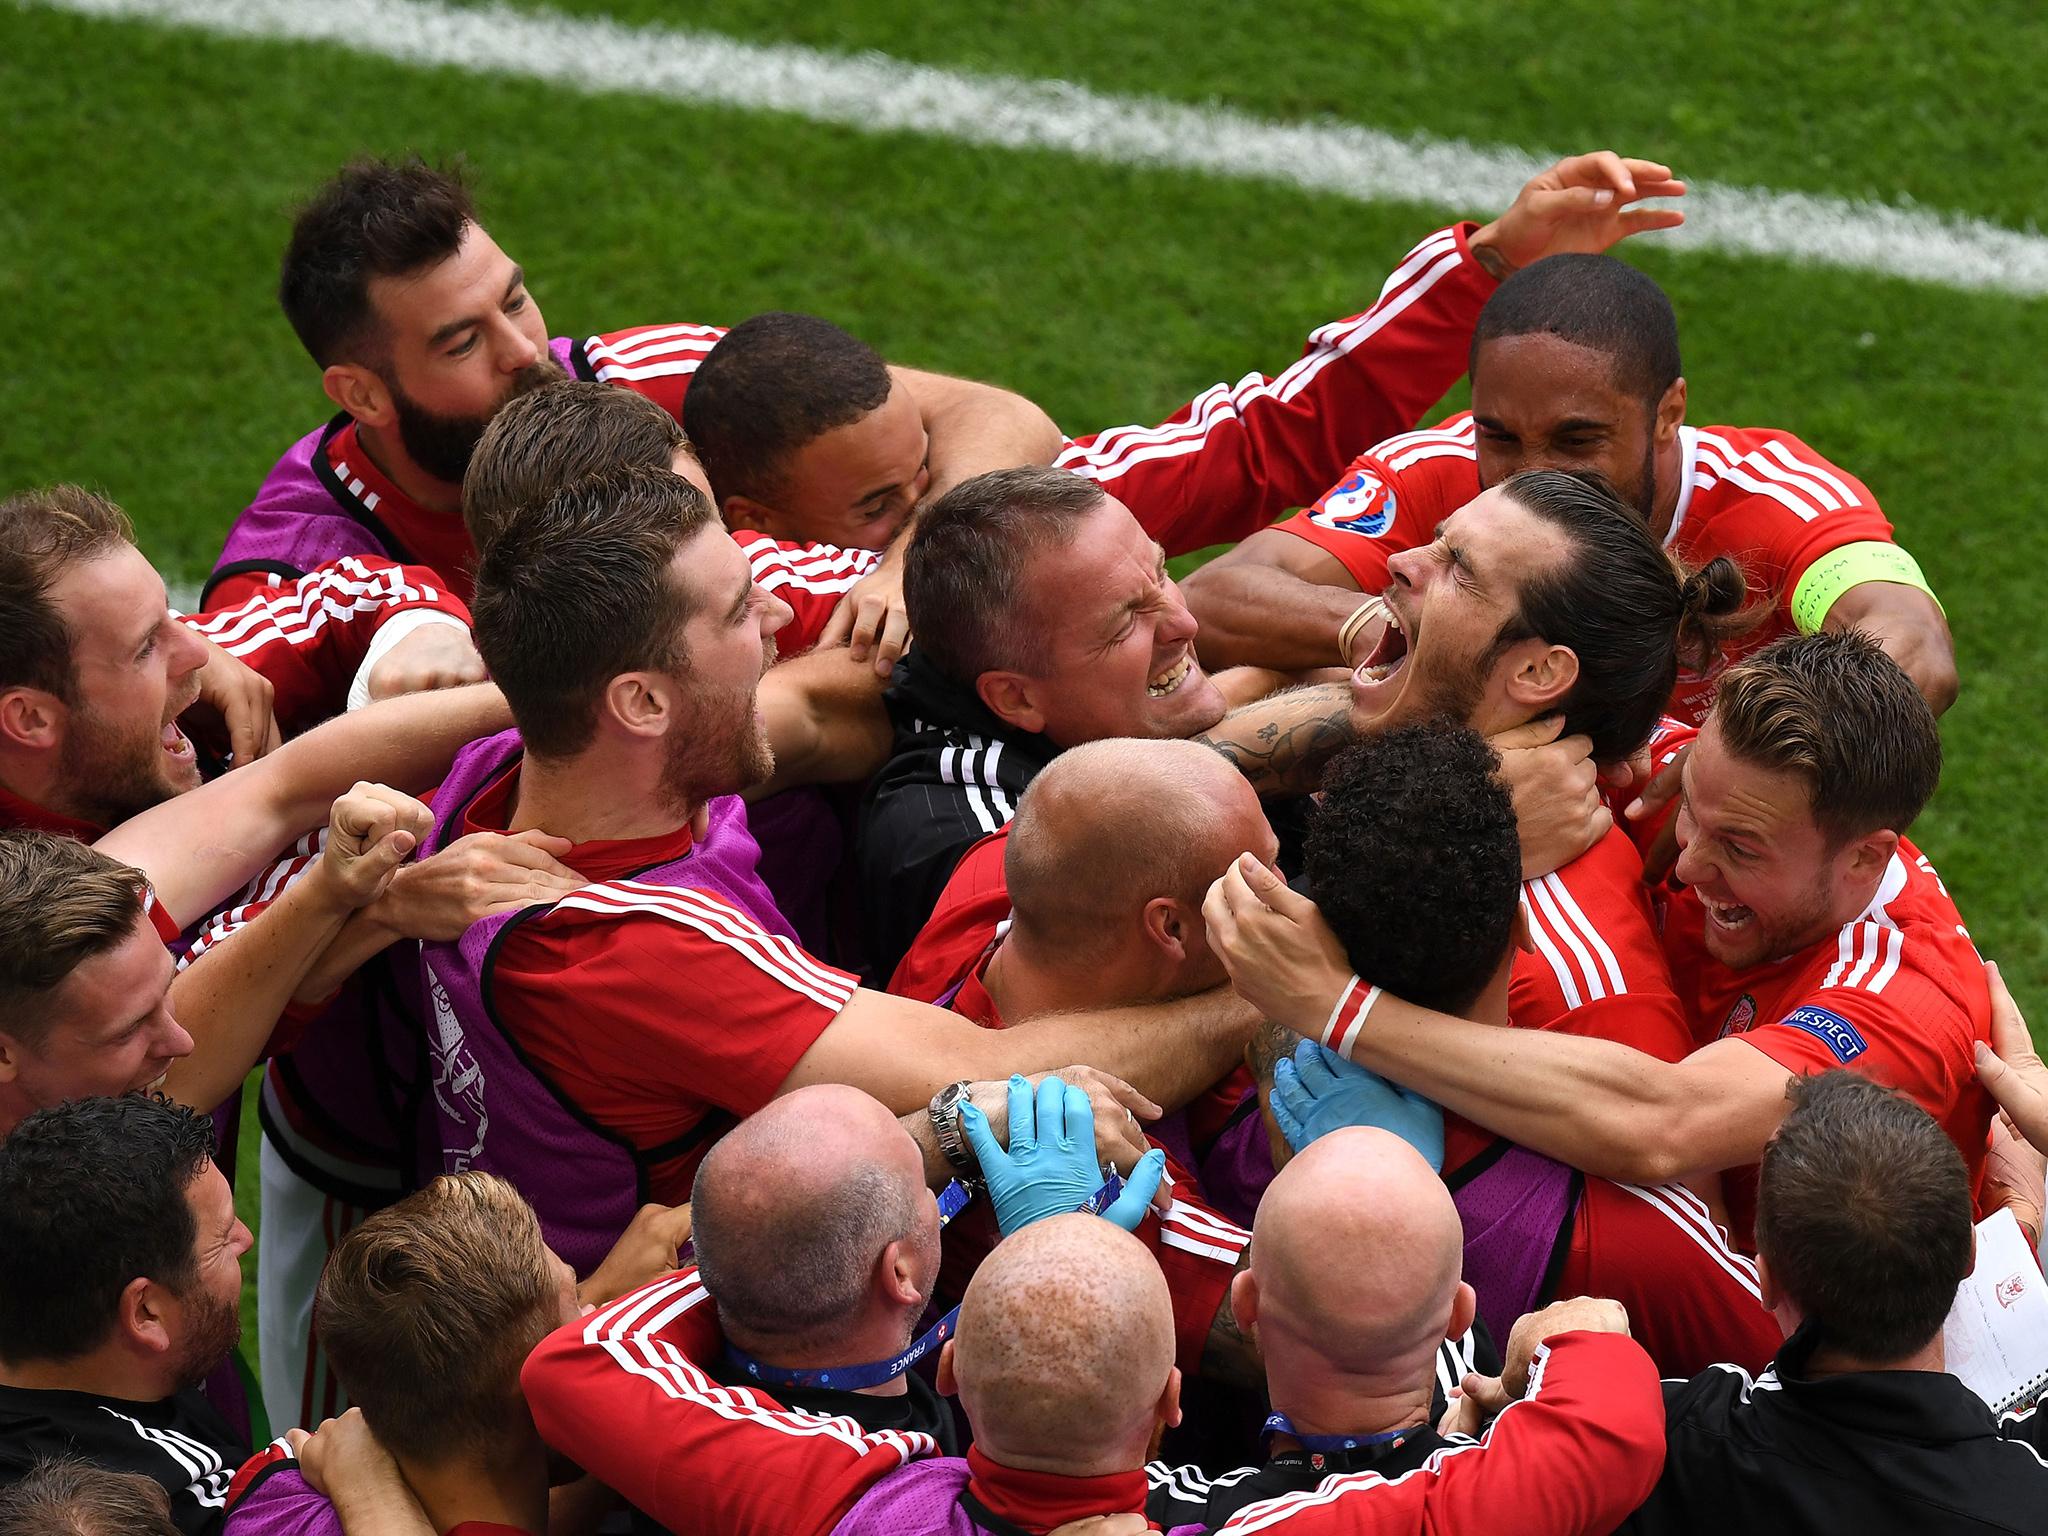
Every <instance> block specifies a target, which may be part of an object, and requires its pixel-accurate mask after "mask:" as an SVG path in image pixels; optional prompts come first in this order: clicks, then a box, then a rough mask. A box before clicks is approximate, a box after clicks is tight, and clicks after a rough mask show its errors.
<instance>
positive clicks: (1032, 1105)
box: [960, 1076, 1166, 1237]
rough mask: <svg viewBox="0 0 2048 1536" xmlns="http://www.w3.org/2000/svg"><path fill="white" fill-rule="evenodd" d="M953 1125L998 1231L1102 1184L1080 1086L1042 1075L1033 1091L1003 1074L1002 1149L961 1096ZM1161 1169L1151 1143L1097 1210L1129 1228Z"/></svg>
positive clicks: (1040, 1216) (1090, 1110)
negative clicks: (1006, 1127)
mask: <svg viewBox="0 0 2048 1536" xmlns="http://www.w3.org/2000/svg"><path fill="white" fill-rule="evenodd" d="M960 1128H961V1130H963V1131H965V1132H966V1133H967V1141H968V1144H969V1145H970V1146H972V1147H973V1148H974V1156H975V1160H976V1161H977V1162H979V1163H980V1164H981V1176H982V1179H983V1181H984V1182H985V1183H986V1184H987V1185H988V1198H989V1203H990V1204H991V1205H992V1206H994V1207H995V1213H996V1225H997V1226H998V1227H1000V1228H1001V1229H1002V1233H1003V1236H1005V1237H1008V1236H1009V1235H1010V1234H1011V1233H1012V1232H1015V1231H1017V1230H1018V1229H1020V1228H1022V1227H1028V1226H1030V1225H1031V1223H1032V1222H1034V1221H1043V1220H1044V1219H1045V1218H1046V1217H1048V1216H1064V1215H1066V1214H1067V1213H1068V1212H1070V1211H1074V1210H1078V1209H1079V1208H1080V1206H1081V1204H1082V1203H1083V1202H1084V1201H1086V1200H1087V1199H1088V1198H1089V1197H1090V1196H1091V1195H1093V1194H1094V1193H1095V1192H1096V1191H1097V1190H1098V1189H1100V1188H1101V1187H1102V1184H1103V1175H1102V1168H1101V1165H1100V1164H1098V1163H1097V1162H1096V1161H1095V1106H1094V1105H1093V1104H1091V1103H1090V1102H1089V1100H1088V1093H1087V1090H1085V1089H1082V1088H1075V1087H1071V1086H1069V1085H1068V1084H1067V1083H1066V1082H1065V1081H1064V1080H1063V1079H1061V1078H1059V1077H1057V1076H1047V1077H1046V1078H1044V1079H1042V1080H1041V1081H1040V1083H1039V1085H1038V1089H1037V1091H1036V1093H1034V1092H1033V1091H1032V1088H1031V1085H1030V1084H1029V1083H1027V1082H1025V1081H1024V1079H1023V1078H1021V1077H1012V1078H1011V1079H1010V1146H1009V1150H1008V1151H1005V1150H1004V1149H1003V1146H1002V1144H1001V1143H1000V1142H998V1141H997V1140H996V1135H995V1132H994V1131H993V1130H991V1129H990V1128H989V1123H988V1116H986V1115H984V1114H983V1113H982V1112H981V1111H980V1110H978V1109H976V1108H975V1107H974V1104H973V1102H972V1101H971V1100H970V1101H967V1102H964V1103H962V1104H961V1106H960ZM1165 1171H1166V1154H1165V1153H1164V1152H1162V1151H1160V1150H1159V1149H1158V1148H1157V1147H1154V1148H1153V1149H1152V1150H1151V1151H1149V1152H1147V1153H1146V1154H1145V1155H1144V1156H1143V1157H1142V1158H1140V1159H1139V1160H1138V1165H1137V1166H1136V1167H1135V1168H1133V1169H1132V1170H1131V1176H1130V1177H1129V1178H1128V1179H1126V1180H1125V1181H1124V1187H1123V1193H1121V1194H1120V1195H1118V1196H1117V1197H1116V1199H1115V1200H1114V1201H1112V1202H1111V1203H1110V1205H1109V1207H1108V1208H1107V1209H1106V1210H1104V1211H1103V1213H1102V1214H1103V1215H1104V1216H1105V1217H1107V1218H1108V1219H1109V1220H1111V1221H1113V1222H1115V1223H1116V1224H1117V1225H1118V1226H1120V1227H1122V1228H1123V1229H1124V1230H1125V1231H1126V1232H1130V1231H1135V1230H1136V1228H1137V1225H1138V1223H1139V1222H1141V1221H1143V1220H1144V1219H1145V1211H1146V1208H1147V1207H1148V1206H1150V1205H1151V1203H1152V1197H1153V1195H1154V1194H1155V1193H1156V1192H1157V1190H1158V1188H1159V1180H1160V1177H1161V1176H1162V1175H1163V1174H1164V1173H1165Z"/></svg>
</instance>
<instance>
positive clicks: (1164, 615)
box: [1154, 577, 1201, 645]
mask: <svg viewBox="0 0 2048 1536" xmlns="http://www.w3.org/2000/svg"><path fill="white" fill-rule="evenodd" d="M1200 627H1201V626H1200V625H1199V624H1198V623H1196V621H1195V616H1194V614H1193V613H1192V612H1191V611H1189V608H1188V605H1187V600H1186V599H1185V598H1183V597H1182V596H1181V595H1180V585H1179V583H1177V582H1175V581H1174V580H1173V579H1172V578H1171V577H1168V578H1167V582H1166V604H1165V607H1164V608H1162V609H1161V611H1160V616H1159V628H1158V629H1157V630H1155V631H1154V634H1155V636H1156V637H1157V642H1158V643H1159V644H1161V645H1185V644H1187V643H1188V642H1189V641H1191V640H1193V639H1194V638H1195V632H1196V631H1197V630H1198V629H1199V628H1200Z"/></svg>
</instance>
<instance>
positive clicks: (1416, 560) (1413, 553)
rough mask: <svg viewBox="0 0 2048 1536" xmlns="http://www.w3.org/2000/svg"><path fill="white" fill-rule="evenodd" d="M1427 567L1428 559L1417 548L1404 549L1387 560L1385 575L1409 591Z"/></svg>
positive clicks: (1413, 588)
mask: <svg viewBox="0 0 2048 1536" xmlns="http://www.w3.org/2000/svg"><path fill="white" fill-rule="evenodd" d="M1428 569H1429V561H1428V559H1427V558H1426V557H1425V556H1424V554H1423V552H1422V551H1421V550H1419V549H1404V550H1402V551H1401V552H1400V553H1399V554H1397V555H1395V556H1393V557H1392V558H1391V559H1389V560H1388V561H1387V575H1389V576H1390V577H1392V578H1393V580H1394V582H1395V584H1396V585H1398V586H1403V587H1406V588H1407V589H1408V590H1409V591H1411V592H1412V591H1414V590H1415V588H1416V585H1417V583H1418V581H1419V580H1421V579H1422V577H1423V576H1424V573H1425V572H1426V571H1427V570H1428Z"/></svg>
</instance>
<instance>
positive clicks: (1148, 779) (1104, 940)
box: [1003, 740, 1276, 990]
mask: <svg viewBox="0 0 2048 1536" xmlns="http://www.w3.org/2000/svg"><path fill="white" fill-rule="evenodd" d="M1275 846H1276V845H1275V842H1274V838H1273V832H1272V828H1270V827H1269V826H1268V825H1267V824H1266V816H1265V812H1264V811H1263V810H1262V809H1261V808H1260V806H1259V797H1258V795H1257V794H1255V793H1254V792H1253V790H1252V787H1251V784H1250V783H1249V782H1248V781H1247V780H1246V779H1245V777H1244V775H1243V774H1242V773H1240V772H1238V770H1237V769H1236V768H1235V767H1233V766H1232V765H1231V764H1230V762H1229V761H1228V760H1227V759H1226V758H1224V757H1223V755H1222V754H1221V753H1218V752H1215V751H1212V750H1211V749H1209V748H1208V747H1204V746H1199V745H1197V744H1196V743H1194V742H1191V741H1133V740H1109V741H1091V742H1088V743H1086V744H1085V745H1083V746H1078V747H1070V748H1069V749H1068V750H1066V751H1065V752H1062V753H1061V754H1060V755H1059V756H1058V757H1056V758H1054V759H1053V761H1052V763H1051V764H1050V765H1049V766H1048V767H1047V768H1046V769H1045V770H1044V771H1043V772H1041V773H1040V774H1039V775H1038V776H1037V777H1036V778H1035V779H1033V780H1032V781H1031V787H1030V788H1029V789H1027V790H1026V791H1025V792H1024V798H1023V800H1022V801H1021V802H1020V803H1019V804H1018V807H1017V818H1016V820H1015V821H1014V822H1012V823H1011V826H1010V841H1009V848H1008V850H1007V851H1006V852H1005V854H1004V856H1003V873H1004V878H1005V882H1006V884H1007V885H1008V887H1009V893H1010V901H1011V904H1012V906H1013V907H1014V908H1015V912H1016V916H1015V919H1014V928H1013V931H1014V933H1015V934H1016V935H1017V937H1018V938H1019V939H1020V940H1021V941H1023V942H1024V943H1026V944H1029V945H1036V946H1040V947H1042V948H1043V949H1045V950H1046V951H1047V952H1049V953H1059V954H1064V955H1068V956H1071V957H1073V960H1074V962H1075V963H1085V962H1087V961H1088V960H1091V959H1096V958H1100V957H1101V956H1102V955H1103V954H1104V953H1105V952H1111V951H1115V950H1117V949H1119V948H1121V947H1122V946H1123V945H1125V944H1129V943H1132V942H1135V941H1136V938H1137V935H1138V931H1139V925H1140V923H1141V921H1142V920H1143V916H1144V913H1145V910H1146V907H1147V905H1148V904H1149V903H1151V902H1153V901H1155V900H1159V899H1162V898H1164V899H1166V900H1170V901H1172V902H1174V903H1176V904H1177V906H1178V907H1179V908H1180V909H1181V910H1182V912H1183V913H1184V917H1183V919H1182V921H1183V924H1184V925H1187V924H1191V925H1192V927H1193V929H1194V933H1193V935H1192V938H1193V939H1194V949H1195V951H1196V953H1194V954H1193V955H1191V956H1190V961H1191V964H1195V965H1201V966H1206V967H1208V968H1209V969H1217V968H1216V967H1215V966H1214V962H1213V960H1212V959H1211V957H1210V956H1209V954H1208V950H1207V947H1206V945H1204V944H1202V943H1201V941H1200V921H1199V914H1200V912H1201V906H1202V897H1203V896H1204V895H1205V894H1206V893H1207V891H1208V888H1209V884H1210V882H1211V881H1213V880H1214V879H1215V878H1216V873H1217V871H1218V870H1220V869H1223V868H1224V867H1226V866H1227V865H1228V864H1229V863H1230V861H1231V860H1232V859H1233V858H1235V857H1236V856H1237V855H1238V854H1240V853H1245V852H1252V853H1256V854H1258V855H1259V856H1260V857H1261V858H1270V857H1271V856H1272V854H1273V852H1274V849H1275ZM1217 980H1220V970H1218V974H1216V975H1213V976H1212V975H1207V974H1204V975H1202V976H1200V977H1197V978H1193V979H1191V985H1190V988H1189V990H1193V989H1194V988H1195V987H1199V986H1206V985H1211V984H1213V983H1214V982H1215V981H1217Z"/></svg>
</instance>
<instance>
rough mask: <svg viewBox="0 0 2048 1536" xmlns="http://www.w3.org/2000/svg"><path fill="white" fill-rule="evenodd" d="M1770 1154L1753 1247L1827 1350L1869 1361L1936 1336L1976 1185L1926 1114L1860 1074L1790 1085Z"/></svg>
mask: <svg viewBox="0 0 2048 1536" xmlns="http://www.w3.org/2000/svg"><path fill="white" fill-rule="evenodd" d="M1789 1094H1790V1097H1791V1100H1792V1109H1791V1111H1790V1112H1789V1113H1788V1114H1787V1115H1786V1116H1785V1120H1784V1123H1783V1124H1782V1125H1780V1126H1779V1127H1778V1133H1777V1135H1776V1136H1774V1137H1772V1138H1771V1141H1770V1144H1769V1145H1768V1146H1766V1147H1765V1148H1764V1156H1763V1167H1762V1172H1761V1174H1760V1176H1759V1182H1758V1188H1757V1206H1756V1241H1757V1251H1758V1252H1759V1253H1760V1254H1761V1255H1762V1256H1763V1259H1764V1262H1765V1263H1766V1264H1768V1265H1769V1266H1770V1271H1771V1277H1772V1279H1773V1280H1775V1281H1776V1282H1777V1284H1778V1286H1779V1287H1780V1289H1782V1290H1783V1291H1784V1293H1785V1294H1786V1295H1787V1296H1788V1297H1789V1298H1791V1300H1792V1301H1793V1302H1794V1303H1796V1304H1797V1305H1798V1307H1799V1310H1800V1311H1801V1312H1802V1313H1804V1314H1805V1317H1806V1320H1807V1322H1808V1323H1810V1324H1813V1325H1815V1326H1816V1327H1817V1328H1818V1330H1819V1332H1820V1334H1821V1338H1822V1341H1823V1342H1824V1344H1825V1345H1826V1346H1828V1347H1830V1348H1834V1349H1839V1350H1843V1351H1846V1352H1847V1353H1848V1354H1850V1355H1851V1356H1853V1357H1854V1358H1856V1359H1857V1360H1860V1361H1864V1362H1866V1363H1868V1364H1869V1365H1872V1366H1883V1365H1888V1364H1890V1363H1891V1362H1893V1361H1895V1360H1901V1359H1904V1358H1905V1357H1906V1356H1908V1355H1911V1354H1914V1353H1915V1352H1917V1351H1918V1350H1920V1349H1921V1348H1923V1347H1924V1346H1925V1345H1926V1344H1927V1343H1928V1341H1929V1340H1931V1339H1932V1338H1934V1337H1935V1335H1936V1334H1938V1333H1940V1332H1941V1326H1942V1323H1943V1321H1944V1320H1945V1319H1946V1318H1947V1316H1948V1312H1949V1308H1950V1307H1951V1306H1952V1305H1954V1303H1955V1297H1956V1287H1957V1286H1959V1285H1961V1284H1962V1282H1963V1280H1964V1278H1965V1277H1966V1276H1967V1275H1968V1274H1969V1273H1970V1264H1971V1258H1972V1248H1971V1218H1972V1212H1971V1204H1970V1177H1969V1172H1968V1170H1967V1169H1966V1168H1965V1167H1964V1166H1963V1159H1962V1154H1961V1153H1959V1152H1958V1151H1957V1150H1956V1147H1955V1143H1954V1142H1952V1141H1951V1140H1950V1139H1949V1136H1948V1133H1947V1132H1946V1131H1944V1130H1942V1128H1941V1126H1940V1125H1938V1124H1937V1123H1936V1122H1935V1120H1934V1119H1933V1117H1932V1116H1930V1115H1929V1114H1928V1113H1927V1112H1926V1111H1925V1110H1924V1109H1922V1108H1920V1107H1919V1106H1918V1105H1917V1104H1914V1103H1912V1102H1911V1101H1910V1100H1908V1099H1905V1098H1902V1097H1901V1096H1900V1095H1898V1094H1896V1093H1894V1092H1892V1090H1891V1089H1889V1088H1885V1087H1882V1086H1881V1085H1879V1084H1877V1083H1874V1082H1872V1081H1871V1080H1870V1079H1868V1078H1866V1077H1860V1076H1858V1075H1857V1074H1856V1073H1854V1072H1844V1071H1839V1070H1837V1071H1832V1072H1823V1073H1821V1074H1819V1075H1818V1076H1815V1077H1802V1078H1797V1079H1794V1081H1793V1083H1792V1085H1791V1087H1790V1089H1789Z"/></svg>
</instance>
